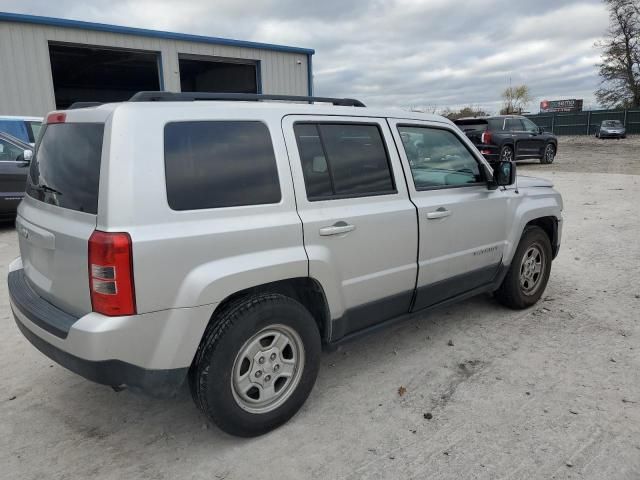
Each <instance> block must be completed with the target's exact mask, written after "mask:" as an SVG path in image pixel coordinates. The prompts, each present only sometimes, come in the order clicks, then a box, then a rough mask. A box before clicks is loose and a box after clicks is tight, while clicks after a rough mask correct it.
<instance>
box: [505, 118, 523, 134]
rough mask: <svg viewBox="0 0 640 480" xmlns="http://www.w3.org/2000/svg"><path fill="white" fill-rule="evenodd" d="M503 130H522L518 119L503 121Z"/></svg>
mask: <svg viewBox="0 0 640 480" xmlns="http://www.w3.org/2000/svg"><path fill="white" fill-rule="evenodd" d="M504 129H505V130H511V131H517V132H521V131H523V130H524V127H523V126H522V122H521V121H520V119H519V118H507V119H506V120H505V128H504Z"/></svg>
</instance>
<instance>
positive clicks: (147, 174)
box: [97, 102, 308, 313]
mask: <svg viewBox="0 0 640 480" xmlns="http://www.w3.org/2000/svg"><path fill="white" fill-rule="evenodd" d="M243 112H246V113H243ZM193 120H202V121H205V120H261V121H263V122H264V123H265V124H266V125H267V127H268V128H269V131H270V135H271V138H272V141H273V147H274V151H275V156H276V162H277V168H278V175H279V179H280V190H281V195H282V197H281V200H280V202H279V203H277V204H271V205H257V206H238V207H226V208H214V209H203V210H190V211H175V210H172V209H171V208H170V207H169V204H168V200H167V193H166V183H165V168H164V140H163V139H164V127H165V125H166V124H167V123H169V122H177V121H193ZM139 125H144V128H142V129H141V128H139ZM131 132H137V133H136V135H131ZM108 158H109V159H110V160H109V161H108V162H104V164H103V170H102V175H101V179H100V209H99V211H98V227H97V228H98V229H100V230H107V231H125V232H128V233H129V234H130V235H131V238H132V241H133V262H134V278H135V289H136V301H137V308H138V312H139V313H144V312H151V311H156V310H163V309H168V308H183V307H194V306H200V305H207V304H211V305H212V311H213V305H215V304H216V303H219V302H221V301H222V300H223V299H225V298H226V297H227V296H228V295H230V294H232V293H235V292H237V291H239V290H242V289H245V288H249V287H252V286H256V285H260V284H264V283H268V282H272V281H277V280H282V279H286V278H293V277H305V276H307V274H308V263H307V256H306V253H305V251H304V248H303V240H302V224H301V221H300V219H299V217H298V215H297V213H296V207H295V200H294V194H293V187H292V184H291V171H290V168H289V164H288V159H287V154H286V148H285V145H284V140H283V136H282V130H281V128H280V115H278V114H276V113H273V112H269V111H264V112H256V110H255V109H254V110H243V109H233V108H219V107H218V108H215V107H214V108H212V106H211V105H208V104H207V102H201V103H195V104H194V103H190V104H189V107H188V108H185V107H184V104H181V103H179V102H176V103H167V104H163V105H161V106H159V105H157V104H136V105H133V106H132V105H131V104H128V105H127V104H125V105H122V106H120V107H118V108H117V109H116V110H115V111H114V114H113V116H112V118H111V121H110V142H109V147H108ZM132 206H135V208H133V207H132Z"/></svg>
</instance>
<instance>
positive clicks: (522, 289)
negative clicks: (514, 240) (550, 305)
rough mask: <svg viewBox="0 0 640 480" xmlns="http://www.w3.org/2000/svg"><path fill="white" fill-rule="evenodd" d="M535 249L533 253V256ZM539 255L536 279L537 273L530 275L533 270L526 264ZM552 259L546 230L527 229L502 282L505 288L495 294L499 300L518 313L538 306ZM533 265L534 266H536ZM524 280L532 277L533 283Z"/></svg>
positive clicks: (530, 227) (537, 228)
mask: <svg viewBox="0 0 640 480" xmlns="http://www.w3.org/2000/svg"><path fill="white" fill-rule="evenodd" d="M532 250H533V251H534V254H533V255H532V256H530V255H529V254H530V252H532ZM537 255H540V258H541V262H540V263H541V264H540V271H539V275H538V276H537V277H536V276H535V274H533V275H529V274H530V273H531V272H532V271H534V270H532V269H530V268H529V266H528V265H527V264H525V262H527V261H529V262H531V260H530V259H531V258H536V256H537ZM528 259H529V260H528ZM551 259H552V253H551V242H550V241H549V237H548V236H547V234H546V233H545V231H544V230H542V229H541V228H540V227H536V226H529V227H526V228H525V230H524V232H522V237H521V238H520V243H519V244H518V248H517V249H516V253H515V255H514V256H513V259H512V260H511V265H510V266H509V271H508V272H507V275H506V277H505V278H504V280H503V281H502V285H500V288H498V290H496V292H495V296H496V298H497V299H498V301H499V302H500V303H502V304H503V305H505V306H507V307H509V308H513V309H516V310H519V309H523V308H527V307H530V306H531V305H533V304H535V303H536V302H537V301H538V300H539V299H540V297H541V296H542V294H543V292H544V289H545V288H546V286H547V282H548V281H549V274H550V272H551ZM535 263H537V262H535ZM531 266H532V267H533V265H531ZM521 275H522V276H521ZM523 277H528V278H531V280H529V281H528V283H527V281H525V282H524V284H523V281H522V278H523Z"/></svg>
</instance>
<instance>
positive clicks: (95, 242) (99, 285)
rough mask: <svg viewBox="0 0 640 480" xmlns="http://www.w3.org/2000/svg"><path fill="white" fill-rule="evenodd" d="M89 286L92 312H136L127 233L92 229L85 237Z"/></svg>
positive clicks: (129, 241)
mask: <svg viewBox="0 0 640 480" xmlns="http://www.w3.org/2000/svg"><path fill="white" fill-rule="evenodd" d="M89 289H90V290H91V306H92V308H93V311H94V312H98V313H102V314H103V315H109V316H118V315H134V314H135V313H136V298H135V288H134V284H133V254H132V249H131V237H130V236H129V234H128V233H123V232H122V233H114V232H101V231H99V230H96V231H94V232H93V234H91V238H89Z"/></svg>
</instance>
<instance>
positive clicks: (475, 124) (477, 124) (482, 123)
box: [454, 118, 502, 132]
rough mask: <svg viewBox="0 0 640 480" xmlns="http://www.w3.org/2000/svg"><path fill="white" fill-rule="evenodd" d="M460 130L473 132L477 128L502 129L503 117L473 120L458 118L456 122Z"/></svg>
mask: <svg viewBox="0 0 640 480" xmlns="http://www.w3.org/2000/svg"><path fill="white" fill-rule="evenodd" d="M454 123H455V124H456V125H457V126H458V128H460V130H462V131H463V132H471V131H477V130H482V131H484V130H487V129H488V130H493V131H497V130H502V119H500V118H487V119H477V120H476V119H473V120H456V121H455V122H454Z"/></svg>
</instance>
